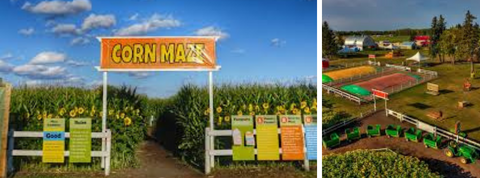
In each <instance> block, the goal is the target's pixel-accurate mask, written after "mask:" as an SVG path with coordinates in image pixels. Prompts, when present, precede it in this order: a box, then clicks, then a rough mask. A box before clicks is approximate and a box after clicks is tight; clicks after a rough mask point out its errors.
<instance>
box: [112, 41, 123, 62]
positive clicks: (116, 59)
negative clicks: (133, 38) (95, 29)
mask: <svg viewBox="0 0 480 178" xmlns="http://www.w3.org/2000/svg"><path fill="white" fill-rule="evenodd" d="M121 48H122V45H121V44H116V45H115V46H113V50H112V59H113V62H115V63H120V60H122V59H120V57H118V54H117V53H118V50H120V49H121Z"/></svg>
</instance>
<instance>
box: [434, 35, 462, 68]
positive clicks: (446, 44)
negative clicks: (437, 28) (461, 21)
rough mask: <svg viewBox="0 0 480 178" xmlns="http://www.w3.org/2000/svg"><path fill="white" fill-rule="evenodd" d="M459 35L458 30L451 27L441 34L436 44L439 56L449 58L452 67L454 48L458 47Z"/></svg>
mask: <svg viewBox="0 0 480 178" xmlns="http://www.w3.org/2000/svg"><path fill="white" fill-rule="evenodd" d="M460 35H461V34H460V29H459V28H457V27H452V28H450V29H448V30H445V31H444V32H443V33H442V35H441V36H440V40H439V42H438V45H439V49H440V50H439V51H440V53H441V55H443V56H449V57H450V58H451V62H452V65H453V64H455V48H456V46H457V45H458V40H459V36H460Z"/></svg>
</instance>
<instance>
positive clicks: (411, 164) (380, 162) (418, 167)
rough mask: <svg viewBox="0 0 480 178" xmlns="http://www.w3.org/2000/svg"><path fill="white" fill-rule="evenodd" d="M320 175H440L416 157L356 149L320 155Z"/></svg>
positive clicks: (333, 177)
mask: <svg viewBox="0 0 480 178" xmlns="http://www.w3.org/2000/svg"><path fill="white" fill-rule="evenodd" d="M322 177H332V178H337V177H440V176H439V175H438V174H437V173H434V172H432V171H431V170H430V169H429V168H428V165H427V163H425V162H423V161H420V160H419V159H418V158H415V157H410V156H403V155H400V154H396V153H393V152H374V151H368V150H358V151H352V152H346V153H344V154H335V155H327V156H323V157H322Z"/></svg>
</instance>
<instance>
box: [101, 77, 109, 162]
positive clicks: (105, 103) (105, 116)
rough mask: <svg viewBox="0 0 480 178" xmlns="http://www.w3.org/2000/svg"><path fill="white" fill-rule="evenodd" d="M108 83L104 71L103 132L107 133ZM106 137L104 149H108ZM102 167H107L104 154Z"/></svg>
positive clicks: (103, 144) (103, 140)
mask: <svg viewBox="0 0 480 178" xmlns="http://www.w3.org/2000/svg"><path fill="white" fill-rule="evenodd" d="M107 85H108V80H107V72H103V98H102V100H103V101H102V111H103V113H102V133H106V131H107V112H108V111H107ZM106 142H107V139H106V138H102V151H103V152H104V151H106V148H105V147H106ZM101 166H102V168H105V157H104V156H102V162H101Z"/></svg>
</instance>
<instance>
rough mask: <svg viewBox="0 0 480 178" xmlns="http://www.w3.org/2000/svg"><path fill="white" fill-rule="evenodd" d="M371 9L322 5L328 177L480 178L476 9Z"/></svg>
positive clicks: (381, 3) (479, 44) (438, 6)
mask: <svg viewBox="0 0 480 178" xmlns="http://www.w3.org/2000/svg"><path fill="white" fill-rule="evenodd" d="M371 2H372V3H357V2H355V1H352V2H348V4H347V3H344V2H334V1H324V2H323V24H322V56H323V58H322V79H321V80H322V177H480V112H479V111H480V90H479V89H480V27H479V25H478V23H479V21H478V19H477V17H479V16H480V14H479V13H478V11H476V10H477V9H468V8H469V7H471V6H472V5H473V4H475V5H477V4H478V3H476V2H475V3H471V4H470V3H464V4H453V3H440V2H439V3H438V4H435V3H434V4H435V5H433V6H432V7H433V8H432V10H431V11H429V12H423V11H422V10H420V6H421V5H423V3H422V2H420V1H413V0H411V1H410V0H408V1H406V2H405V3H406V4H410V6H408V7H407V6H405V5H403V4H400V2H385V1H371ZM372 4H375V6H374V8H377V9H381V8H386V7H395V8H399V10H406V9H408V11H415V10H418V12H419V13H420V14H416V15H417V16H415V17H413V16H412V17H411V18H412V19H411V21H408V22H407V21H404V20H403V19H407V18H410V16H409V17H403V16H402V15H405V14H402V15H399V14H401V13H389V14H388V15H385V14H381V15H380V14H378V13H380V12H373V11H370V10H366V9H368V8H372V6H373V5H372ZM412 4H413V5H412ZM411 7H413V9H412V8H411ZM340 8H347V9H342V11H343V12H345V10H347V11H348V10H349V9H350V10H352V13H351V14H349V13H338V12H337V11H335V10H338V9H340ZM359 9H363V10H359ZM445 9H448V12H446V11H445ZM380 11H381V10H380ZM353 12H355V13H353ZM423 13H424V14H423ZM361 15H364V16H368V17H370V18H369V20H370V21H369V22H366V21H365V20H364V19H361V17H360V16H361ZM384 15H385V16H384ZM379 16H382V20H385V18H387V17H389V18H390V19H391V21H389V22H388V23H386V22H384V21H381V20H380V17H379ZM400 16H402V17H400ZM346 19H348V20H346ZM376 20H378V21H376ZM412 20H413V21H414V22H412ZM380 21H381V22H380ZM397 21H398V22H397ZM347 22H349V23H347ZM359 22H362V23H364V24H362V23H359ZM389 23H392V24H391V25H390V24H389ZM319 146H320V145H319Z"/></svg>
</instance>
